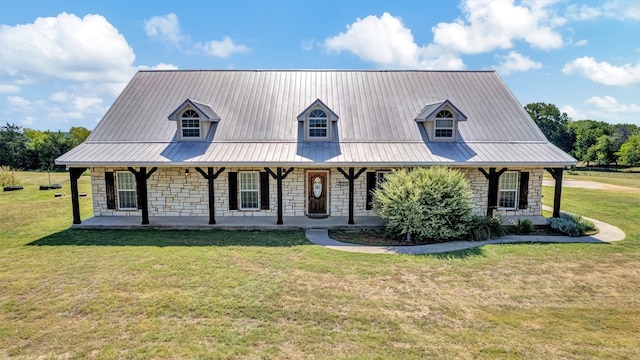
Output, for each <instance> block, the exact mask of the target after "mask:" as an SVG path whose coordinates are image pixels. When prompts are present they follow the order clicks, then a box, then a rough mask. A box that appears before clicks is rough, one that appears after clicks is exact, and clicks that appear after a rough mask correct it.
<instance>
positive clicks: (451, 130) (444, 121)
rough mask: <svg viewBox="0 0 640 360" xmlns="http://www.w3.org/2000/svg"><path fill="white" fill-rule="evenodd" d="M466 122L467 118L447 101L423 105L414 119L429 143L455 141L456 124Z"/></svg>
mask: <svg viewBox="0 0 640 360" xmlns="http://www.w3.org/2000/svg"><path fill="white" fill-rule="evenodd" d="M466 120H467V116H466V115H465V114H463V113H462V111H460V110H459V109H458V108H457V107H456V106H455V105H453V103H451V101H449V100H448V99H445V100H442V101H437V102H434V103H430V104H427V105H425V106H424V108H422V111H420V114H418V116H417V117H416V121H417V122H420V123H422V124H423V126H424V129H425V131H426V133H427V134H428V136H429V140H431V141H457V134H458V122H459V121H466Z"/></svg>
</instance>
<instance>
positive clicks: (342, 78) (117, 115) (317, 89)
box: [56, 70, 575, 167]
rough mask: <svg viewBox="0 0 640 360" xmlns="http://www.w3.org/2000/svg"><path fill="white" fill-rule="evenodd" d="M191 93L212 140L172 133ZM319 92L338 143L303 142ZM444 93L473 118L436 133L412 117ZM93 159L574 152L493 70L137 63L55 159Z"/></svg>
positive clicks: (336, 158) (139, 161) (438, 158)
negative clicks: (449, 136) (444, 136)
mask: <svg viewBox="0 0 640 360" xmlns="http://www.w3.org/2000/svg"><path fill="white" fill-rule="evenodd" d="M186 99H198V102H199V103H201V104H206V105H207V106H209V107H210V108H211V109H215V113H216V114H217V115H219V118H220V119H221V120H220V122H219V123H218V124H217V125H216V126H215V127H214V128H212V131H215V133H213V134H210V135H211V136H212V137H210V138H211V139H212V140H207V141H201V142H193V141H182V142H181V141H178V140H176V138H177V136H176V132H177V126H176V123H175V122H171V121H166V120H167V116H169V115H170V114H171V113H172V112H173V111H175V110H176V108H178V107H179V106H180V105H181V104H183V103H184V102H185V100H186ZM317 99H322V102H323V103H324V104H326V106H327V107H328V108H330V109H331V110H332V111H334V112H335V113H336V114H339V116H340V121H338V122H335V123H334V125H333V136H332V137H331V138H332V141H331V142H328V143H325V142H305V141H304V130H303V129H304V128H303V126H304V125H303V123H301V122H298V121H296V118H297V116H298V115H299V114H300V113H301V112H303V111H304V110H305V109H307V108H308V107H309V106H310V105H311V104H313V103H314V102H315V101H316V100H317ZM442 99H448V100H449V101H450V103H451V104H452V105H453V106H455V107H456V108H457V109H459V111H460V112H461V113H464V114H465V115H466V117H467V121H461V122H459V123H458V132H459V133H458V137H457V139H458V140H457V142H453V143H447V142H437V143H435V142H430V141H429V140H428V138H427V136H426V134H425V131H424V127H423V125H422V124H420V123H418V122H416V121H415V119H416V117H417V116H418V115H419V114H420V113H421V111H423V110H424V109H425V107H426V106H428V105H429V104H433V103H435V102H441V101H442ZM56 163H58V164H64V165H67V166H69V167H72V166H93V165H104V164H111V165H116V164H120V165H139V166H141V165H167V166H168V165H175V164H193V165H198V166H206V165H224V164H239V165H241V164H247V165H249V164H250V165H275V164H282V165H284V164H287V165H289V164H290V165H295V164H299V165H305V166H314V165H322V164H327V165H329V164H342V165H347V164H354V165H355V164H359V165H370V166H373V165H385V166H387V165H388V166H391V165H414V166H415V165H432V164H449V165H470V166H476V165H478V166H479V165H515V164H522V165H524V164H528V165H541V166H551V165H555V166H562V165H570V164H574V163H575V160H574V159H573V158H571V157H570V156H569V155H567V154H566V153H564V152H562V151H561V150H559V149H558V148H556V147H555V146H553V145H552V144H550V143H549V142H548V141H547V139H546V138H545V137H544V135H543V134H542V132H541V131H540V130H539V129H538V127H537V126H536V125H535V123H534V122H533V120H531V118H530V117H529V115H528V114H527V113H526V112H525V110H524V108H523V107H522V105H521V104H520V103H519V102H518V101H517V99H516V98H515V97H514V95H513V94H512V93H511V91H509V89H508V88H507V87H506V85H505V84H504V82H503V81H502V80H501V79H500V77H499V76H498V75H497V74H496V73H495V72H493V71H360V70H355V71H351V70H197V71H180V70H177V71H140V72H138V73H137V74H136V75H135V76H134V77H133V79H132V80H131V82H130V83H129V84H128V85H127V87H126V88H125V89H124V90H123V92H122V94H121V95H120V96H119V97H118V98H117V99H116V101H115V103H114V104H113V105H112V106H111V107H110V109H109V111H108V112H107V113H106V114H105V116H104V117H103V119H102V120H101V121H100V123H98V125H97V126H96V128H95V129H94V131H93V132H92V133H91V135H90V136H89V138H88V139H87V141H86V142H85V143H83V144H81V145H80V146H78V147H77V148H75V149H73V150H71V151H69V152H68V153H66V154H64V155H62V156H61V157H59V158H58V159H57V160H56Z"/></svg>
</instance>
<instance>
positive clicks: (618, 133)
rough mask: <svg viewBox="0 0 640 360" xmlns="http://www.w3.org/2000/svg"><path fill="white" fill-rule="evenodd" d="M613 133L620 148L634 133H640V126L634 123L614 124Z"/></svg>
mask: <svg viewBox="0 0 640 360" xmlns="http://www.w3.org/2000/svg"><path fill="white" fill-rule="evenodd" d="M611 127H612V132H611V135H612V136H613V137H614V138H615V141H616V146H617V148H618V149H619V148H620V147H621V146H622V144H624V143H626V142H627V140H629V138H630V137H631V136H633V135H640V128H638V126H637V125H634V124H615V125H612V126H611Z"/></svg>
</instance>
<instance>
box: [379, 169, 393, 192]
mask: <svg viewBox="0 0 640 360" xmlns="http://www.w3.org/2000/svg"><path fill="white" fill-rule="evenodd" d="M390 173H391V171H389V170H382V171H376V188H378V187H379V186H380V184H382V183H383V182H384V181H385V179H384V177H385V176H386V175H387V174H390Z"/></svg>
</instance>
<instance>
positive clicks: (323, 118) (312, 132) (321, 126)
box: [308, 109, 328, 139]
mask: <svg viewBox="0 0 640 360" xmlns="http://www.w3.org/2000/svg"><path fill="white" fill-rule="evenodd" d="M327 121H328V117H327V113H325V112H324V111H322V110H321V109H315V110H312V111H311V113H309V127H308V129H309V134H308V136H309V138H311V139H324V138H326V137H327V129H328V123H327Z"/></svg>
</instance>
